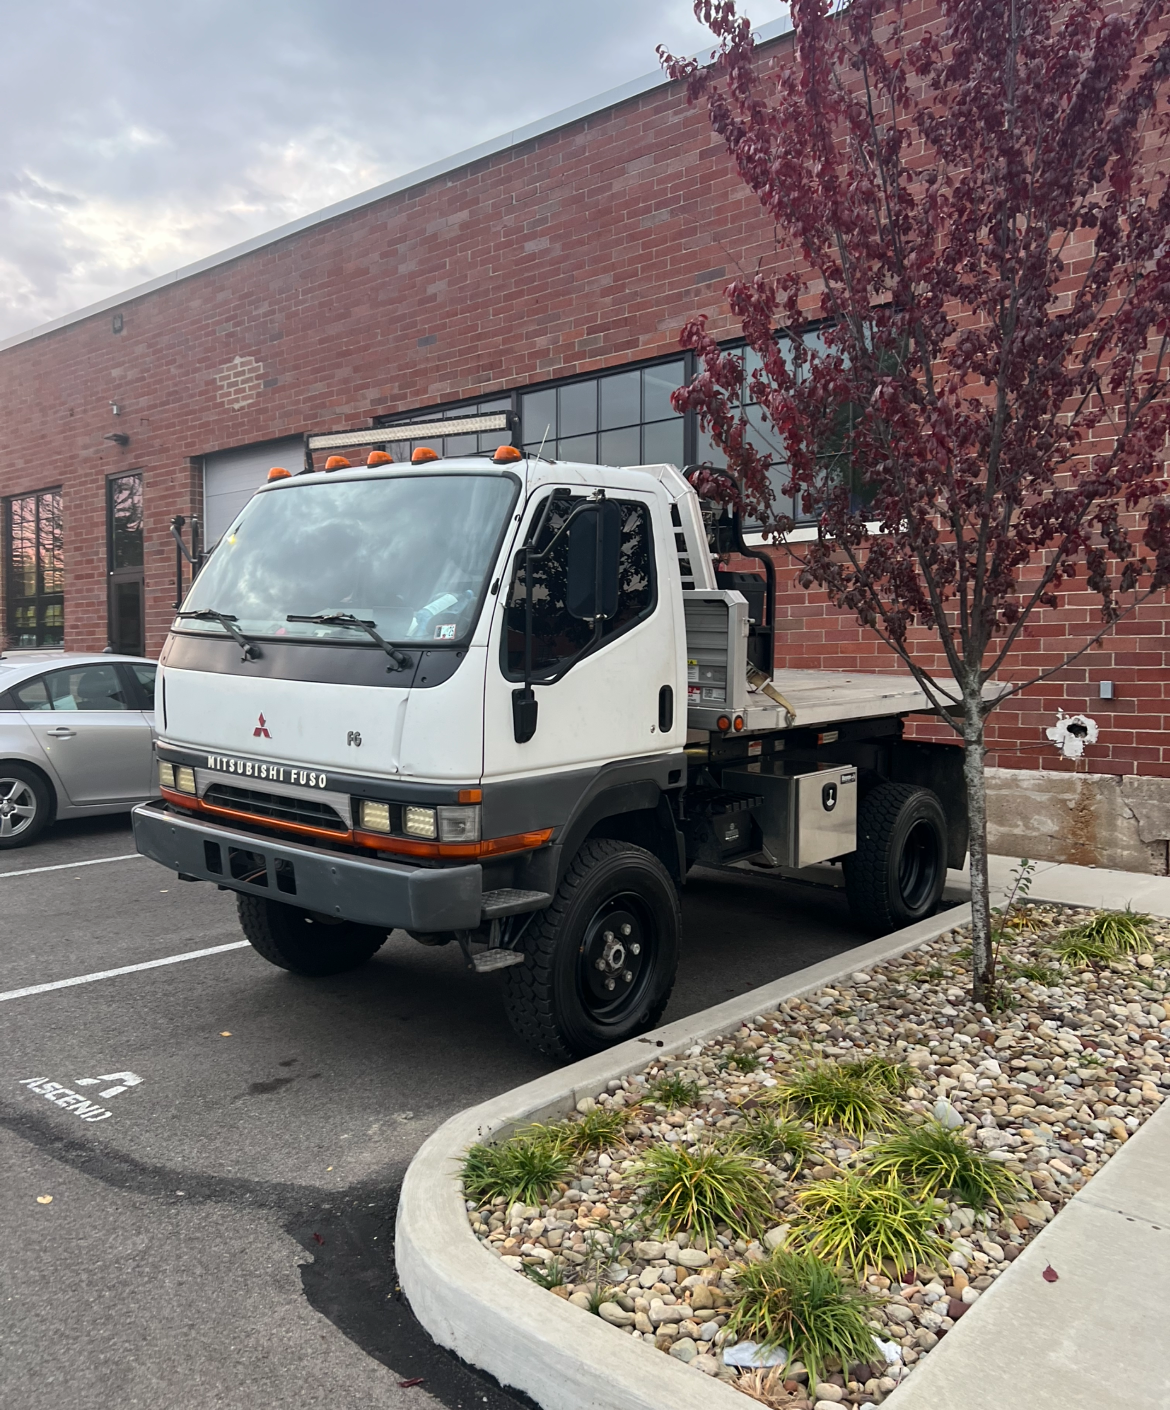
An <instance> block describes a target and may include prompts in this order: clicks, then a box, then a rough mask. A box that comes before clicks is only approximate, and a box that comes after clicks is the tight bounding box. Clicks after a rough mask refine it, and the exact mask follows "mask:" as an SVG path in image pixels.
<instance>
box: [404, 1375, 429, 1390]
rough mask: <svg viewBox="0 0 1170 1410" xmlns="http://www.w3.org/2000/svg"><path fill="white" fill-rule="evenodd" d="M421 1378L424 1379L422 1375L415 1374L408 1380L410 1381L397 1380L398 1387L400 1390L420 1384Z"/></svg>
mask: <svg viewBox="0 0 1170 1410" xmlns="http://www.w3.org/2000/svg"><path fill="white" fill-rule="evenodd" d="M423 1380H424V1377H422V1376H415V1378H414V1379H413V1380H410V1381H399V1382H398V1388H399V1389H400V1390H409V1389H410V1387H411V1386H421V1385H422V1383H423Z"/></svg>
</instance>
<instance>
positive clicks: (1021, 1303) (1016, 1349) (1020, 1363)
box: [893, 857, 1170, 1410]
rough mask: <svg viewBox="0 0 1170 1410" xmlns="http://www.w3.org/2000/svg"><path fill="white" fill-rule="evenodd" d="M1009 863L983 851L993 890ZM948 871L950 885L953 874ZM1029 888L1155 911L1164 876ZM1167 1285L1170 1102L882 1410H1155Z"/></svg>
mask: <svg viewBox="0 0 1170 1410" xmlns="http://www.w3.org/2000/svg"><path fill="white" fill-rule="evenodd" d="M1014 865H1016V862H1015V860H1014V859H1012V858H1007V857H997V858H995V859H994V864H993V866H992V868H991V877H992V883H993V886H995V887H996V888H997V890H999V891H1001V892H1002V890H1003V889H1004V888H1005V886H1006V885H1007V884H1008V878H1009V873H1010V871H1011V869H1012V867H1013V866H1014ZM951 878H952V880H953V881H954V883H955V892H956V893H957V894H962V889H965V887H966V879H965V877H964V876H963V875H962V873H955V872H952V873H951ZM1032 897H1033V899H1035V900H1044V901H1063V902H1067V903H1070V904H1075V905H1088V906H1107V907H1110V908H1121V907H1124V906H1126V905H1132V906H1133V908H1134V910H1142V911H1146V912H1148V913H1151V914H1154V915H1160V916H1166V915H1170V877H1158V876H1139V875H1134V874H1132V873H1129V872H1120V871H1106V870H1101V869H1097V868H1091V867H1073V866H1062V865H1057V864H1054V863H1049V862H1041V863H1038V864H1037V868H1036V873H1035V881H1034V883H1033V887H1032ZM1049 1268H1051V1269H1052V1270H1053V1271H1054V1272H1055V1273H1056V1280H1055V1281H1048V1280H1046V1279H1045V1277H1044V1276H1043V1275H1044V1272H1045V1270H1046V1269H1049ZM1168 1284H1170V1102H1168V1103H1167V1104H1166V1106H1163V1107H1162V1108H1161V1109H1160V1110H1159V1111H1158V1112H1157V1114H1156V1115H1155V1116H1153V1117H1152V1118H1151V1119H1150V1120H1149V1121H1147V1122H1146V1124H1145V1125H1144V1126H1143V1127H1141V1128H1140V1129H1139V1130H1138V1131H1137V1132H1136V1133H1135V1135H1134V1136H1133V1137H1132V1138H1131V1139H1130V1140H1129V1141H1128V1142H1127V1143H1126V1144H1125V1145H1124V1146H1123V1147H1122V1148H1121V1150H1120V1151H1118V1152H1117V1154H1116V1155H1115V1156H1114V1157H1113V1159H1112V1160H1110V1162H1109V1163H1108V1165H1106V1166H1105V1168H1104V1169H1103V1170H1102V1171H1101V1173H1100V1174H1099V1175H1095V1176H1094V1177H1093V1179H1092V1180H1091V1181H1090V1182H1089V1184H1088V1185H1086V1186H1085V1188H1084V1189H1083V1190H1081V1191H1080V1193H1078V1194H1077V1195H1075V1196H1074V1198H1073V1199H1072V1200H1070V1201H1069V1203H1068V1204H1067V1205H1066V1206H1065V1208H1064V1209H1063V1210H1062V1211H1061V1213H1060V1214H1059V1216H1058V1217H1057V1218H1056V1219H1055V1220H1054V1221H1053V1222H1052V1223H1051V1224H1049V1225H1048V1226H1047V1228H1045V1229H1044V1230H1043V1231H1042V1232H1041V1233H1040V1234H1039V1235H1038V1236H1037V1237H1036V1238H1035V1239H1034V1240H1033V1241H1032V1243H1031V1244H1029V1245H1028V1247H1027V1249H1026V1250H1025V1251H1024V1253H1023V1254H1021V1256H1020V1257H1019V1258H1018V1259H1017V1260H1016V1261H1015V1263H1013V1264H1012V1266H1011V1269H1010V1271H1009V1272H1007V1273H1006V1274H1004V1276H1003V1277H1002V1278H1000V1279H999V1280H998V1281H997V1282H996V1283H994V1284H993V1285H992V1286H991V1287H990V1288H988V1290H987V1292H986V1293H984V1295H983V1297H982V1298H980V1300H979V1306H978V1308H977V1309H974V1311H975V1314H976V1315H974V1316H971V1317H967V1318H964V1319H963V1321H961V1322H959V1323H958V1324H957V1325H956V1326H955V1328H954V1329H953V1331H951V1332H950V1333H948V1335H947V1336H946V1337H945V1338H944V1339H943V1341H942V1343H941V1344H940V1345H939V1346H938V1347H936V1348H935V1349H934V1351H932V1352H931V1354H930V1355H929V1356H927V1357H926V1358H925V1359H924V1360H923V1361H922V1363H921V1365H919V1366H918V1368H917V1369H916V1370H915V1372H914V1374H913V1375H912V1376H911V1377H910V1379H909V1380H908V1381H907V1382H906V1384H905V1385H904V1386H901V1387H899V1389H898V1390H897V1391H896V1392H895V1393H894V1398H893V1407H894V1410H1015V1407H1021V1410H1022V1407H1028V1410H1166V1407H1167V1406H1170V1357H1168V1356H1167V1354H1166V1340H1165V1338H1166V1310H1165V1305H1164V1299H1163V1297H1162V1292H1163V1289H1164V1288H1165V1287H1166V1286H1167V1285H1168Z"/></svg>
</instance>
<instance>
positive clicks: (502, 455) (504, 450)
mask: <svg viewBox="0 0 1170 1410" xmlns="http://www.w3.org/2000/svg"><path fill="white" fill-rule="evenodd" d="M492 459H493V460H494V461H495V462H496V464H497V465H510V464H511V463H512V462H513V461H514V460H519V459H520V452H519V451H518V450H517V449H516V447H515V446H500V447H498V449H497V450H496V453H495V455H493V456H492Z"/></svg>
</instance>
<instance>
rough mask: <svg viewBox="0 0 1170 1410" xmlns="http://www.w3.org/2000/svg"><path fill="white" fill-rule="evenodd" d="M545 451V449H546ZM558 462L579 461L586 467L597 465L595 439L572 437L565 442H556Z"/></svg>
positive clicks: (594, 437) (592, 437)
mask: <svg viewBox="0 0 1170 1410" xmlns="http://www.w3.org/2000/svg"><path fill="white" fill-rule="evenodd" d="M546 449H547V447H546ZM557 459H558V460H580V461H583V462H584V463H585V464H586V465H596V464H597V437H596V436H573V437H572V438H571V439H569V440H567V441H558V442H557Z"/></svg>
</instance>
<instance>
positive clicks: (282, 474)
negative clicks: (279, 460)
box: [268, 465, 292, 483]
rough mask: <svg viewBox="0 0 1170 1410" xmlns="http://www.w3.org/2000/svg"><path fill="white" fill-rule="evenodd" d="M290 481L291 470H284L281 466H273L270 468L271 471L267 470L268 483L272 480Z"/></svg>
mask: <svg viewBox="0 0 1170 1410" xmlns="http://www.w3.org/2000/svg"><path fill="white" fill-rule="evenodd" d="M291 479H292V471H291V470H286V469H285V468H284V467H283V466H282V465H274V466H273V467H272V469H271V470H269V472H268V480H269V483H271V482H272V481H273V480H291Z"/></svg>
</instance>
